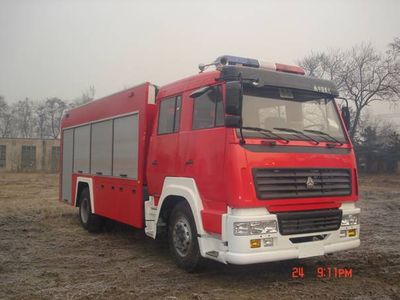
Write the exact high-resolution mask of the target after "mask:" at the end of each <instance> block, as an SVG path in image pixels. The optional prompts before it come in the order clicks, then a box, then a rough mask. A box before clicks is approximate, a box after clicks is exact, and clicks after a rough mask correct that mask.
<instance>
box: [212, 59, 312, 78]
mask: <svg viewBox="0 0 400 300" xmlns="http://www.w3.org/2000/svg"><path fill="white" fill-rule="evenodd" d="M214 64H220V65H231V66H235V65H241V66H244V67H251V68H260V69H266V70H270V71H278V72H285V73H293V74H300V75H304V74H305V72H304V70H303V68H300V67H298V66H291V65H285V64H278V63H271V62H265V61H260V60H257V59H254V58H246V57H239V56H233V55H223V56H220V57H218V58H217V59H216V60H215V61H214Z"/></svg>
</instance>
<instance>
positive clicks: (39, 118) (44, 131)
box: [35, 101, 51, 139]
mask: <svg viewBox="0 0 400 300" xmlns="http://www.w3.org/2000/svg"><path fill="white" fill-rule="evenodd" d="M35 119H36V135H37V136H38V137H39V138H41V139H43V138H46V137H49V136H51V134H50V133H51V130H50V126H49V123H50V122H49V115H48V111H47V107H46V102H44V101H42V102H40V103H39V104H37V105H36V106H35Z"/></svg>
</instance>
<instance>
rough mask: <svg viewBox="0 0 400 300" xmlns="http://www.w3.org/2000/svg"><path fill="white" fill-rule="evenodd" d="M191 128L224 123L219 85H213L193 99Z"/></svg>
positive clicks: (208, 126) (202, 127)
mask: <svg viewBox="0 0 400 300" xmlns="http://www.w3.org/2000/svg"><path fill="white" fill-rule="evenodd" d="M193 101H194V104H193V123H192V129H204V128H212V127H217V126H222V125H224V108H223V104H222V93H221V87H220V86H213V87H210V88H209V89H207V90H206V91H205V92H204V93H203V94H201V95H200V96H198V97H196V98H194V99H193Z"/></svg>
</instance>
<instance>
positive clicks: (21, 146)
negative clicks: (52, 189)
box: [0, 138, 60, 172]
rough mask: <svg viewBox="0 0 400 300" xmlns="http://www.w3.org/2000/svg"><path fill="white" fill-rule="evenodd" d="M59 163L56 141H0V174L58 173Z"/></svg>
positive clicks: (15, 139) (57, 141)
mask: <svg viewBox="0 0 400 300" xmlns="http://www.w3.org/2000/svg"><path fill="white" fill-rule="evenodd" d="M59 161H60V140H58V139H23V138H10V139H3V138H2V139H0V172H3V171H14V172H20V171H22V172H29V171H45V172H58V170H59V168H60V162H59Z"/></svg>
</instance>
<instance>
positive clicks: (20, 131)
mask: <svg viewBox="0 0 400 300" xmlns="http://www.w3.org/2000/svg"><path fill="white" fill-rule="evenodd" d="M12 114H13V116H14V126H15V129H16V131H17V133H16V136H18V137H24V138H30V137H32V136H33V128H34V114H33V104H32V101H31V100H29V99H28V98H25V100H20V101H18V102H17V103H16V104H15V105H13V108H12Z"/></svg>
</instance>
